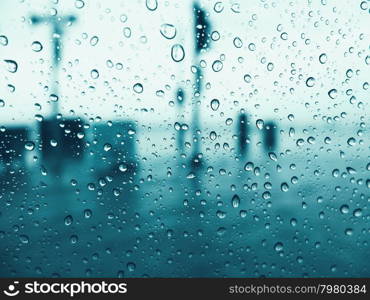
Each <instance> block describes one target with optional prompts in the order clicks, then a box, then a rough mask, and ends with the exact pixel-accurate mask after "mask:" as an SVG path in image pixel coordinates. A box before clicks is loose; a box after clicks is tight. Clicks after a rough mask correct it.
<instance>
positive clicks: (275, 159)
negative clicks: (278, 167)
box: [269, 152, 277, 161]
mask: <svg viewBox="0 0 370 300" xmlns="http://www.w3.org/2000/svg"><path fill="white" fill-rule="evenodd" d="M269 157H270V159H271V160H273V161H277V155H276V154H275V153H274V152H269Z"/></svg>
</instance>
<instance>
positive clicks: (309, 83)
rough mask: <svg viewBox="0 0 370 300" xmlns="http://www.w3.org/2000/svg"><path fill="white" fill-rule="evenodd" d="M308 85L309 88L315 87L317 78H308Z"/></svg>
mask: <svg viewBox="0 0 370 300" xmlns="http://www.w3.org/2000/svg"><path fill="white" fill-rule="evenodd" d="M306 85H307V86H308V87H313V86H314V85H315V78H313V77H308V78H307V80H306Z"/></svg>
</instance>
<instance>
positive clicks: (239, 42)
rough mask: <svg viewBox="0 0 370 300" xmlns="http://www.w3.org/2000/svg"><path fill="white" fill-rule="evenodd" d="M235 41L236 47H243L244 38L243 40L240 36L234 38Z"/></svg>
mask: <svg viewBox="0 0 370 300" xmlns="http://www.w3.org/2000/svg"><path fill="white" fill-rule="evenodd" d="M233 43H234V46H235V47H236V48H241V47H243V42H242V40H241V39H240V38H239V37H236V38H234V41H233Z"/></svg>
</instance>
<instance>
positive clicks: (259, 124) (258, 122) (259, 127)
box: [256, 119, 265, 130]
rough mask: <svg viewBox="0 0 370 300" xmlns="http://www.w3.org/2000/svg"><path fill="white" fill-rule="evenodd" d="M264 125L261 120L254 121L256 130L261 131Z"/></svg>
mask: <svg viewBox="0 0 370 300" xmlns="http://www.w3.org/2000/svg"><path fill="white" fill-rule="evenodd" d="M264 125H265V122H264V121H263V120H261V119H258V120H257V121H256V126H257V128H258V129H259V130H262V129H263V126H264Z"/></svg>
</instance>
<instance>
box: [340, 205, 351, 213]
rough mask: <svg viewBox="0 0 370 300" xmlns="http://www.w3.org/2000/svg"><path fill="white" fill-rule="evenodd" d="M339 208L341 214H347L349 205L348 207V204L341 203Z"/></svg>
mask: <svg viewBox="0 0 370 300" xmlns="http://www.w3.org/2000/svg"><path fill="white" fill-rule="evenodd" d="M339 210H340V212H341V213H342V214H348V212H349V207H348V205H346V204H343V205H342V206H341V207H340V208H339Z"/></svg>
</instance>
